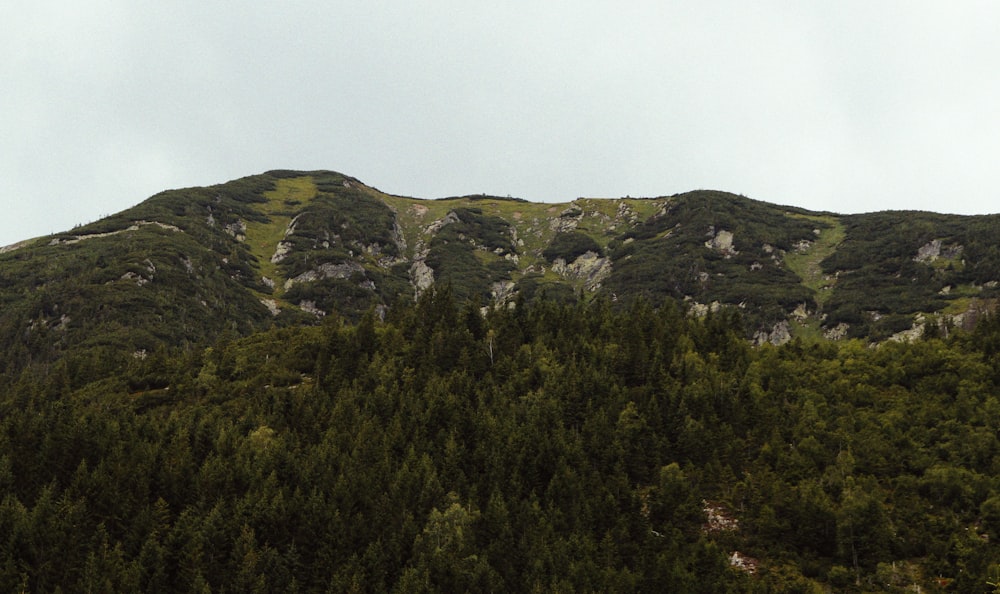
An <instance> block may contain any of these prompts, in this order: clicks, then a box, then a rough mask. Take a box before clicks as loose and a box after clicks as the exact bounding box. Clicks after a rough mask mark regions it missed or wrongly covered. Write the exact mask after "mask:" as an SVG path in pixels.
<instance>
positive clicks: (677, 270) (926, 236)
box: [0, 170, 1000, 360]
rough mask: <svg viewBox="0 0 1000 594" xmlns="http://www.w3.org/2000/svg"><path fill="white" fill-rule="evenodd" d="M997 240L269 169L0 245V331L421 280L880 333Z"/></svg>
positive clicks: (946, 296)
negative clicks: (424, 195) (408, 187)
mask: <svg viewBox="0 0 1000 594" xmlns="http://www.w3.org/2000/svg"><path fill="white" fill-rule="evenodd" d="M998 245H1000V215H977V216H968V215H940V214H936V213H926V212H922V211H883V212H876V213H870V214H864V215H838V214H835V213H828V212H813V211H809V210H807V209H802V208H797V207H790V206H777V205H773V204H769V203H766V202H762V201H759V200H752V199H749V198H746V197H744V196H738V195H735V194H730V193H727V192H720V191H711V190H696V191H692V192H686V193H682V194H675V195H672V196H661V197H653V198H630V197H627V198H618V199H610V198H577V199H575V200H572V201H569V202H561V203H533V202H528V201H525V200H522V199H515V198H509V197H499V196H487V195H471V196H460V197H449V198H440V199H434V200H428V199H420V198H411V197H406V196H398V195H391V194H387V193H384V192H381V191H380V190H378V189H377V188H375V187H373V186H369V185H367V184H365V183H363V182H361V181H360V180H358V179H357V178H354V177H351V176H348V175H344V174H341V173H337V172H333V171H305V172H303V171H291V170H273V171H269V172H266V173H264V174H260V175H254V176H249V177H245V178H240V179H237V180H233V181H230V182H226V183H223V184H218V185H215V186H209V187H194V188H184V189H178V190H167V191H164V192H161V193H158V194H156V195H154V196H152V197H151V198H149V199H147V200H145V201H143V202H141V203H140V204H137V205H136V206H134V207H132V208H129V209H126V210H124V211H122V212H120V213H116V214H114V215H111V216H109V217H106V218H104V219H101V220H99V221H96V222H93V223H90V224H87V225H83V226H80V227H77V228H75V229H73V230H71V231H68V232H64V233H58V234H54V235H50V236H46V237H43V238H37V239H34V240H27V241H23V242H19V243H18V244H16V246H9V247H8V248H4V251H3V252H0V305H2V307H3V309H2V311H0V342H2V343H3V344H5V345H6V346H9V347H12V348H14V349H15V350H20V351H24V349H25V348H27V352H22V358H23V359H25V360H31V359H33V358H34V359H37V358H38V357H42V358H43V359H44V358H48V357H50V356H55V355H57V353H58V352H59V350H60V349H64V348H65V347H66V346H68V345H71V344H98V345H102V344H103V345H106V346H112V345H113V346H115V347H127V349H128V350H130V351H142V350H147V351H148V350H152V349H155V348H156V347H157V345H159V344H169V345H178V344H183V343H185V342H190V341H195V342H196V341H198V340H202V339H206V338H211V337H215V336H218V335H219V334H220V333H222V332H224V331H227V330H228V331H236V332H237V333H241V334H243V333H247V332H250V331H252V330H254V329H262V328H266V327H269V326H271V325H274V324H277V325H287V324H299V323H307V324H311V323H317V322H318V321H319V320H320V319H321V318H323V317H324V316H326V315H329V314H337V315H340V316H344V317H346V318H348V319H358V318H359V317H360V316H361V315H362V314H363V313H364V312H365V311H367V310H369V309H372V308H374V309H375V310H376V311H378V312H380V313H381V312H384V311H385V310H386V308H390V307H392V306H393V305H394V304H397V303H400V302H401V301H405V302H409V301H412V300H413V299H414V298H415V297H416V296H418V295H419V294H420V293H421V292H423V291H425V290H427V289H428V288H430V287H432V286H437V287H439V288H440V287H444V286H448V287H449V288H450V290H451V291H452V292H453V293H454V295H455V297H456V298H458V299H459V300H466V301H478V302H479V303H480V305H481V306H484V307H485V306H489V305H491V304H492V305H499V306H502V305H504V304H507V303H513V302H515V301H517V300H518V299H521V300H531V299H535V298H538V297H540V296H542V295H545V296H546V297H547V298H550V299H556V300H575V299H584V300H591V299H607V300H610V301H612V302H614V303H618V302H621V303H629V302H631V301H634V300H636V299H643V300H646V301H649V302H651V303H652V304H654V305H656V304H660V303H663V302H665V301H666V300H676V301H678V302H681V303H685V304H686V307H687V308H688V309H689V310H690V311H692V312H695V313H699V312H700V313H705V312H707V311H711V310H717V309H719V308H732V309H735V310H737V311H739V312H740V314H741V315H742V317H743V318H744V320H745V327H746V335H747V337H748V338H751V339H753V340H755V341H756V342H758V343H760V342H774V343H780V342H784V341H787V340H790V339H792V338H794V337H796V336H798V337H802V338H804V339H807V340H813V339H817V338H820V337H823V336H825V337H826V338H842V337H853V338H864V339H866V340H871V341H880V340H885V339H888V338H891V337H896V338H905V337H912V336H918V335H920V334H921V333H922V332H923V331H924V330H923V329H925V328H928V327H932V326H933V328H932V331H933V332H939V331H947V328H948V326H949V325H962V324H967V323H970V322H971V321H972V320H973V319H975V318H976V317H977V316H978V315H980V313H981V312H982V311H986V310H989V309H991V308H992V307H993V304H994V303H995V300H996V298H997V296H998V295H1000V290H998V283H1000V251H998V250H1000V248H998V247H997V246H998ZM25 333H28V334H32V333H34V334H33V335H32V336H33V337H34V338H36V339H38V340H33V341H26V342H27V343H29V345H30V344H35V346H34V347H32V346H28V347H25V346H24V344H23V343H24V342H25V341H21V340H19V338H20V337H23V336H24V335H25ZM42 334H44V338H40V336H41V335H42ZM36 343H37V344H36ZM33 348H34V349H37V350H39V351H45V352H47V353H48V354H42V353H40V352H36V353H34V354H31V351H32V349H33ZM15 359H17V357H15Z"/></svg>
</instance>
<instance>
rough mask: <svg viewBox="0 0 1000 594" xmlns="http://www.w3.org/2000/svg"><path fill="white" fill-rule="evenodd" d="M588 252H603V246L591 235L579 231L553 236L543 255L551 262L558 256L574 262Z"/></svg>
mask: <svg viewBox="0 0 1000 594" xmlns="http://www.w3.org/2000/svg"><path fill="white" fill-rule="evenodd" d="M587 252H594V253H596V254H600V253H601V246H600V245H598V244H597V242H596V241H594V239H593V238H592V237H590V236H589V235H586V234H584V233H580V232H579V231H570V232H568V233H560V234H558V235H556V236H555V237H554V238H552V242H551V243H549V247H547V248H545V251H543V252H542V256H544V257H545V259H546V260H548V261H549V262H553V261H555V260H556V258H562V259H563V260H564V261H565V262H572V261H573V260H576V259H577V258H578V257H580V256H582V255H583V254H585V253H587Z"/></svg>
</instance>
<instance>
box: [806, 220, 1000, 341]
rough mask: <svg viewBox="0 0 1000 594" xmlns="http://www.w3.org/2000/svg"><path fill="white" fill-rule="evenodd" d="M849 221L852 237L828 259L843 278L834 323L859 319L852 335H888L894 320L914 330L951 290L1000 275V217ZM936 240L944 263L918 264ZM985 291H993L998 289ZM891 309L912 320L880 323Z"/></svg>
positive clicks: (830, 308) (833, 303) (828, 266)
mask: <svg viewBox="0 0 1000 594" xmlns="http://www.w3.org/2000/svg"><path fill="white" fill-rule="evenodd" d="M842 220H843V222H844V224H845V227H846V230H847V237H846V239H845V240H844V242H843V243H842V244H841V246H840V247H839V248H838V249H837V251H836V252H834V253H833V254H832V255H830V256H829V257H828V258H826V259H825V260H824V261H823V262H822V267H823V271H824V272H826V273H827V274H836V275H837V278H838V280H837V284H836V286H835V288H834V292H833V295H832V296H831V298H830V300H829V302H828V303H827V306H826V311H827V312H828V314H829V316H828V319H827V321H826V325H827V326H834V325H836V324H839V323H841V322H844V323H848V324H851V326H852V327H851V334H852V336H858V337H860V336H869V337H871V338H873V339H876V340H877V339H881V338H884V337H886V336H887V335H888V334H887V332H889V328H888V326H890V325H891V326H893V327H895V328H899V329H907V328H909V327H910V325H912V315H911V314H913V313H915V312H936V311H940V310H941V309H943V308H944V307H945V306H947V305H948V303H949V301H950V299H952V297H949V296H948V295H947V294H944V293H943V291H942V290H943V289H945V287H949V288H951V287H956V286H959V285H964V284H972V285H976V286H980V288H982V285H986V284H988V283H991V281H995V280H997V279H1000V267H998V262H1000V252H998V251H997V250H998V248H997V246H998V244H1000V216H997V215H992V216H978V217H960V216H951V215H939V214H934V213H928V212H878V213H872V214H864V215H851V216H845V217H843V218H842ZM933 241H939V242H940V243H941V246H942V248H943V251H944V253H943V254H942V255H941V256H940V257H939V258H940V260H938V259H935V261H931V260H929V259H928V260H926V261H917V260H916V258H917V256H918V251H919V250H920V248H921V247H923V246H926V245H928V244H930V243H931V242H933ZM949 252H950V253H949ZM979 295H980V296H981V297H990V296H993V295H995V289H990V288H989V287H987V288H986V289H985V290H983V291H982V292H981V293H980V294H979ZM885 314H897V315H907V316H908V318H907V319H908V321H909V322H910V323H904V322H903V321H898V322H896V323H887V322H880V318H881V317H882V316H884V315H885ZM897 319H898V318H897ZM889 333H891V332H889Z"/></svg>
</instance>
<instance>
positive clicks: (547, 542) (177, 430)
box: [0, 171, 1000, 593]
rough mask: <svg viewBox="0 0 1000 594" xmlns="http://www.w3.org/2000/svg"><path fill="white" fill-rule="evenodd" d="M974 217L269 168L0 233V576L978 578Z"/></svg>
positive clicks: (984, 461) (593, 580)
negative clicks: (534, 194) (22, 234)
mask: <svg viewBox="0 0 1000 594" xmlns="http://www.w3.org/2000/svg"><path fill="white" fill-rule="evenodd" d="M997 222H998V221H997V218H996V217H954V216H945V215H937V214H932V213H918V212H906V213H873V214H867V215H851V216H840V215H836V214H832V213H813V212H809V211H805V210H801V209H795V208H790V207H780V206H774V205H770V204H766V203H763V202H758V201H753V200H749V199H747V198H744V197H740V196H735V195H731V194H725V193H721V192H710V191H698V192H691V193H687V194H681V195H677V196H669V197H660V198H649V199H632V198H625V199H620V200H608V199H577V200H575V201H573V202H570V203H565V204H532V203H529V202H525V201H521V200H516V199H511V198H501V197H491V196H466V197H458V198H448V199H442V200H418V199H413V198H405V197H400V196H391V195H386V194H384V193H382V192H379V191H378V190H377V189H375V188H372V187H370V186H367V185H365V184H363V183H362V182H360V181H359V180H357V179H354V178H351V177H348V176H344V175H341V174H337V173H332V172H291V171H273V172H269V173H266V174H263V175H258V176H253V177H249V178H244V179H241V180H236V181H233V182H229V183H226V184H222V185H219V186H213V187H210V188H191V189H184V190H172V191H168V192H164V193H162V194H159V195H157V196H154V197H152V198H150V199H149V200H147V201H145V202H143V203H142V204H139V205H138V206H136V207H135V208H132V209H130V210H128V211H125V212H122V213H119V214H117V215H114V216H112V217H109V218H107V219H104V220H102V221H98V222H96V223H93V224H90V225H86V226H83V227H79V228H77V229H74V230H72V231H69V232H67V233H62V234H57V235H54V236H50V237H45V238H39V239H35V240H30V241H26V242H22V243H21V244H19V245H18V246H14V247H11V248H5V249H3V250H2V252H3V253H2V254H0V348H2V349H3V351H2V352H3V353H4V357H3V359H2V365H3V367H2V369H0V591H4V592H7V591H10V592H54V591H64V592H89V591H100V592H318V593H322V592H467V591H474V592H528V591H531V592H659V591H665V592H705V593H708V592H748V593H749V592H829V591H837V592H880V591H885V592H901V591H926V592H983V591H994V590H995V586H996V584H997V583H998V582H1000V564H998V563H997V559H1000V433H998V431H997V426H996V419H997V418H998V415H1000V396H998V395H1000V316H997V315H990V314H987V315H980V314H983V313H984V312H987V311H989V310H991V309H992V308H993V307H994V306H993V303H994V302H995V300H996V298H997V296H996V291H997V283H996V281H994V280H993V279H995V278H998V272H997V262H998V261H1000V259H998V257H997V256H998V254H997V253H996V250H997V247H996V246H997V245H998V243H997V237H996V235H997V233H998V229H997ZM977 317H978V318H979V319H978V320H977V319H974V318H977ZM973 322H975V324H974V327H973ZM918 333H919V334H921V335H922V337H921V339H919V340H918V339H916V336H917V335H918ZM791 335H794V336H795V337H796V339H792V340H788V338H789V336H791ZM851 337H854V338H856V339H852V338H851ZM892 337H898V338H912V340H888V339H889V338H892ZM748 339H753V340H754V341H756V342H757V343H759V344H757V345H756V346H755V345H753V344H752V342H751V340H748ZM772 343H774V344H772ZM777 343H781V344H777Z"/></svg>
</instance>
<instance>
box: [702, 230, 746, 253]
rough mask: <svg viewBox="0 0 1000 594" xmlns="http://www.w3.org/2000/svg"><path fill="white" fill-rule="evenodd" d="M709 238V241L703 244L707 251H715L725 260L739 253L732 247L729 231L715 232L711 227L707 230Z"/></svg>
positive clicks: (731, 237)
mask: <svg viewBox="0 0 1000 594" xmlns="http://www.w3.org/2000/svg"><path fill="white" fill-rule="evenodd" d="M709 237H710V238H711V239H709V240H708V241H706V242H705V247H707V248H708V249H710V250H715V251H717V252H719V253H721V254H722V255H724V256H725V257H727V258H730V257H732V256H733V254H738V253H739V252H738V251H736V248H735V246H733V233H732V232H731V231H726V230H724V229H720V230H718V231H716V230H715V228H714V227H712V228H711V229H709Z"/></svg>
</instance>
